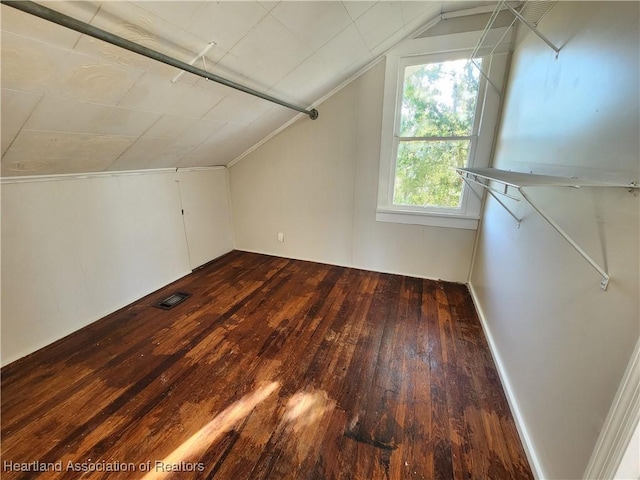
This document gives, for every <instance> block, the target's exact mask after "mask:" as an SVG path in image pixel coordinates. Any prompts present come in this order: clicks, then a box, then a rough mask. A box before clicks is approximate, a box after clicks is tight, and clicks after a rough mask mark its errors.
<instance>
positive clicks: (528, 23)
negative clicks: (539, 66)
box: [504, 2, 560, 58]
mask: <svg viewBox="0 0 640 480" xmlns="http://www.w3.org/2000/svg"><path fill="white" fill-rule="evenodd" d="M504 6H505V7H507V8H508V9H509V11H510V12H511V13H513V14H514V15H515V17H516V18H517V19H518V20H520V21H521V22H522V23H524V24H525V25H526V26H527V27H528V28H529V30H531V31H532V32H533V33H535V34H536V35H537V36H538V37H540V38H541V39H542V41H543V42H544V43H546V44H547V45H549V46H550V47H551V48H552V49H553V51H554V52H556V58H558V55H559V54H560V49H559V48H558V47H556V46H555V45H554V44H553V43H552V42H551V40H549V39H548V38H547V37H545V36H544V35H543V34H542V33H540V31H539V30H538V29H537V28H536V26H535V25H533V24H532V23H531V22H529V20H527V19H526V18H524V17H523V16H522V15H521V14H520V12H518V11H517V10H516V9H515V8H513V7H512V6H511V5H509V4H508V3H507V2H504Z"/></svg>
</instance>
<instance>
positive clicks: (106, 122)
mask: <svg viewBox="0 0 640 480" xmlns="http://www.w3.org/2000/svg"><path fill="white" fill-rule="evenodd" d="M158 118H160V115H159V114H157V113H150V112H143V111H140V110H130V109H126V108H118V107H113V106H109V105H100V104H96V103H87V102H79V101H76V100H70V99H67V98H62V97H57V96H54V95H47V96H46V97H45V98H44V99H43V100H42V101H41V102H40V103H39V104H38V106H37V107H36V109H35V111H34V112H33V114H32V115H31V117H30V118H29V121H28V122H27V123H25V124H24V128H25V130H41V131H50V132H70V133H90V134H91V133H93V134H100V135H128V136H139V135H142V134H143V133H144V132H146V131H147V130H148V129H149V127H151V125H153V124H154V123H155V122H156V121H157V120H158Z"/></svg>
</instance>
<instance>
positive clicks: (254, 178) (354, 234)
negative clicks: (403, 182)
mask: <svg viewBox="0 0 640 480" xmlns="http://www.w3.org/2000/svg"><path fill="white" fill-rule="evenodd" d="M383 85H384V64H382V63H381V64H378V65H376V66H375V67H373V68H372V69H371V70H370V71H369V72H367V73H366V74H364V75H363V76H361V77H360V78H358V79H357V80H355V81H354V82H352V83H351V84H349V85H348V86H347V87H345V88H343V89H342V90H340V91H339V92H338V93H336V94H335V95H333V96H332V97H331V98H329V99H328V100H327V101H325V102H324V103H323V104H322V105H320V106H319V107H318V110H319V112H320V117H319V118H318V119H317V120H315V121H312V120H309V119H304V120H301V121H298V122H296V123H295V124H293V125H292V126H290V127H289V128H288V129H286V130H285V131H283V132H282V133H280V134H279V135H277V136H276V137H274V138H273V139H271V140H270V141H268V142H267V143H265V144H264V145H262V146H261V147H260V148H258V149H257V150H256V151H254V152H253V153H251V154H250V155H249V156H247V157H246V158H244V159H242V160H241V161H240V162H238V163H236V164H235V165H233V166H232V167H231V168H230V169H229V178H230V184H231V204H232V211H233V226H234V234H235V243H236V248H237V249H239V250H248V251H255V252H261V253H268V254H272V255H279V256H284V257H290V258H299V259H306V260H314V261H318V262H324V263H330V264H338V265H346V266H352V267H356V268H363V269H367V270H375V271H382V272H393V273H402V274H408V275H414V276H418V277H428V278H442V279H445V280H450V281H458V282H465V281H466V280H467V278H468V273H469V267H470V261H471V256H472V250H473V242H474V237H475V231H472V230H460V229H453V228H438V227H424V226H419V225H403V224H394V223H382V222H376V221H375V210H376V202H377V185H378V166H379V159H380V126H381V123H382V92H383ZM277 232H283V233H284V240H285V241H284V242H283V243H279V242H278V241H277Z"/></svg>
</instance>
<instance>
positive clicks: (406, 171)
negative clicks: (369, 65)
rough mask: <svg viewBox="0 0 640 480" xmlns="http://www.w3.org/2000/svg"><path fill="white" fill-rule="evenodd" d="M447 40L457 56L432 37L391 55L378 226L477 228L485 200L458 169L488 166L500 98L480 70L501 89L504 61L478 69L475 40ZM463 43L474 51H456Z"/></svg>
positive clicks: (481, 63)
mask: <svg viewBox="0 0 640 480" xmlns="http://www.w3.org/2000/svg"><path fill="white" fill-rule="evenodd" d="M448 37H454V39H453V40H451V42H444V45H446V46H449V47H451V46H452V45H453V47H454V48H453V49H452V51H446V50H442V49H439V48H438V46H437V45H435V46H434V45H430V43H440V44H443V42H442V39H440V42H437V41H434V39H432V38H429V39H418V40H413V41H411V42H409V45H408V46H405V47H404V49H403V50H402V51H400V52H398V53H395V54H394V53H392V54H389V55H388V56H387V66H386V67H387V68H386V76H385V97H384V103H383V130H382V137H381V138H382V141H381V148H380V183H379V189H378V209H377V214H376V218H377V220H379V221H389V222H400V223H418V224H423V225H435V226H450V227H456V228H477V224H478V219H479V216H480V199H479V198H478V197H477V196H476V195H475V194H474V192H472V191H471V190H470V187H468V186H467V185H466V184H464V182H463V181H462V179H460V177H459V176H458V175H457V174H456V172H455V168H456V167H466V166H488V164H489V157H490V153H491V146H492V141H493V131H494V127H495V123H496V120H497V112H498V105H499V99H500V96H499V94H498V93H497V92H495V91H493V90H491V87H489V88H488V82H487V81H486V80H485V78H484V76H483V75H482V74H481V73H480V69H479V68H481V69H482V71H483V72H485V74H486V72H489V74H488V75H489V76H490V78H491V79H492V82H493V83H494V85H495V84H496V83H498V84H499V81H498V82H497V81H494V80H495V79H496V78H499V79H501V76H502V74H503V72H504V61H497V62H496V61H495V60H494V59H493V58H484V59H476V60H475V63H476V66H474V65H473V64H472V63H470V62H469V57H468V56H469V54H470V51H471V48H472V47H473V43H472V41H471V38H472V37H471V36H469V35H468V34H457V35H450V36H448ZM473 38H477V37H475V36H474V37H473ZM456 39H457V40H456ZM460 39H462V40H461V41H462V43H463V44H465V43H468V44H469V46H468V47H467V48H468V50H467V49H464V48H462V49H461V48H457V46H458V44H460V43H461V42H460V41H458V40H460ZM401 48H402V47H401ZM440 48H441V47H440ZM492 64H493V65H492ZM478 67H479V68H478Z"/></svg>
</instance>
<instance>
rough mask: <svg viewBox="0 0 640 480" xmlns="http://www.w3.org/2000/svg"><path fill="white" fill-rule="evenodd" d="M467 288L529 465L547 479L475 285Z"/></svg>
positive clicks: (537, 474)
mask: <svg viewBox="0 0 640 480" xmlns="http://www.w3.org/2000/svg"><path fill="white" fill-rule="evenodd" d="M467 288H468V289H469V293H470V294H471V298H472V299H473V303H474V305H475V307H476V312H478V317H479V318H480V324H481V325H482V330H483V331H484V335H485V337H487V343H488V344H489V350H490V351H491V356H492V357H493V362H494V363H495V364H496V368H497V369H498V375H499V376H500V382H501V383H502V387H503V388H504V391H505V394H506V395H507V402H508V403H509V407H510V408H511V414H512V415H513V418H514V420H515V423H516V428H517V429H518V433H519V434H520V440H521V441H522V445H523V447H524V451H525V454H526V455H527V459H528V460H529V465H530V467H531V470H532V472H533V475H534V477H535V478H536V479H543V478H546V477H545V475H544V471H543V469H542V465H541V464H540V460H539V459H538V456H537V455H536V452H535V448H534V446H533V442H532V441H531V437H530V436H529V432H528V430H527V426H526V423H525V421H524V418H523V416H522V413H521V412H520V409H519V408H518V402H517V401H516V397H515V394H514V392H513V389H512V388H511V383H510V382H509V377H508V375H507V371H506V369H505V368H504V363H503V362H502V358H501V356H500V353H499V352H498V348H497V346H496V344H495V342H494V340H493V336H492V335H491V329H490V328H489V324H488V323H487V320H486V317H485V315H484V313H483V311H482V306H481V305H480V302H479V301H478V296H477V294H476V291H475V289H474V288H473V284H472V283H471V282H468V283H467Z"/></svg>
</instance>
